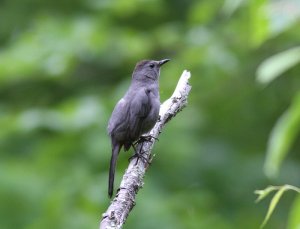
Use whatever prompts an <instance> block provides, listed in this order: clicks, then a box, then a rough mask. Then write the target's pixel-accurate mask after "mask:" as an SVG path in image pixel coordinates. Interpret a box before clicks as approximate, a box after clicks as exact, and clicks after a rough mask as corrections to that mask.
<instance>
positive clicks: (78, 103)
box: [0, 0, 300, 229]
mask: <svg viewBox="0 0 300 229" xmlns="http://www.w3.org/2000/svg"><path fill="white" fill-rule="evenodd" d="M0 6H1V7H0V156H1V160H0V228H1V229H41V228H43V229H47V228H55V229H60V228H64V229H65V228H72V229H85V228H86V229H88V228H89V229H91V228H98V225H99V221H100V219H101V215H102V213H103V212H104V211H105V210H106V208H107V207H108V205H109V203H110V200H109V199H108V197H107V179H108V165H109V159H110V154H111V149H110V140H109V137H108V136H107V133H106V126H107V121H108V119H109V116H110V114H111V111H112V109H113V107H114V105H115V103H116V102H117V101H118V99H120V98H121V97H122V95H123V94H124V92H125V91H126V89H127V87H128V85H129V83H130V78H131V73H132V71H133V68H134V66H135V63H136V62H138V61H139V60H142V59H163V58H170V59H172V61H170V62H169V63H168V64H166V65H165V66H164V67H163V69H162V70H161V78H160V93H161V101H164V100H165V99H167V98H168V97H169V96H170V95H171V94H172V92H173V90H174V88H175V86H176V84H177V81H178V79H179V77H180V75H181V73H182V71H183V70H184V69H187V70H189V71H191V74H192V78H191V80H190V83H191V85H192V91H191V94H190V97H189V104H188V106H187V107H186V108H185V109H184V110H183V111H182V112H181V113H180V114H179V115H177V116H176V118H174V119H173V120H172V121H171V122H170V123H169V124H168V125H167V126H166V128H165V129H164V130H163V133H162V134H161V135H160V141H159V142H157V143H156V145H155V147H154V150H153V152H154V153H155V154H156V157H155V159H154V161H153V164H152V165H151V167H150V169H149V170H148V172H147V174H146V177H145V185H144V188H143V189H142V190H141V191H140V192H139V194H138V196H137V205H136V206H135V208H134V209H133V211H132V213H131V214H130V216H129V218H128V221H127V222H126V224H125V226H124V228H143V229H150V228H163V229H181V228H192V229H193V228H195V229H202V228H203V229H231V228H233V229H241V228H242V229H254V228H259V225H260V224H261V223H262V221H263V219H264V216H265V214H266V211H267V208H268V204H269V201H270V198H269V197H268V198H267V199H266V200H264V201H263V202H261V203H259V204H255V203H254V201H255V198H256V196H255V195H254V190H256V189H263V188H265V187H266V186H267V185H269V184H274V185H282V184H285V183H288V184H291V185H295V186H298V187H299V186H300V180H299V178H300V157H299V150H300V141H299V136H298V135H297V133H298V129H299V124H300V122H292V124H291V126H290V128H292V129H293V130H294V131H293V132H292V133H294V134H292V135H291V132H288V134H286V135H285V134H284V133H285V132H283V133H282V135H283V137H284V139H287V141H286V142H285V143H286V144H287V146H288V147H287V148H286V150H283V151H285V153H287V152H288V153H289V154H288V156H287V157H286V158H285V160H284V161H283V163H282V166H281V167H280V170H279V168H278V170H279V173H278V176H273V177H275V178H273V179H268V178H267V176H266V175H265V173H264V170H263V168H264V161H265V158H266V152H267V148H268V141H269V137H270V134H271V133H272V130H274V129H273V128H274V126H275V125H276V123H277V122H278V120H279V119H280V117H281V116H282V114H284V112H286V111H287V110H288V109H289V107H290V106H291V104H293V101H295V98H296V95H297V93H298V92H299V89H300V77H299V76H300V68H299V65H297V64H298V63H299V60H298V61H297V58H298V59H299V56H300V54H299V55H296V56H292V57H291V55H288V54H287V56H283V57H282V58H281V59H279V60H276V59H275V60H274V59H271V61H270V62H267V64H266V65H263V63H266V62H265V60H267V59H269V58H271V57H272V56H274V55H276V54H278V53H282V52H284V51H286V50H294V51H295V50H296V52H297V46H299V45H300V29H299V28H300V23H299V15H300V3H299V2H298V1H296V0H284V1H283V0H281V1H275V0H274V1H271V0H270V1H267V0H251V1H250V0H249V1H247V0H226V1H221V0H215V1H211V0H201V1H197V0H194V1H192V0H190V1H189V0H187V1H183V0H164V1H159V0H116V1H109V0H73V1H71V0H59V1H58V0H51V1H50V0H44V1H38V0H22V1H20V0H4V1H1V3H0ZM285 63H287V64H286V65H284V64H285ZM282 65H284V66H285V67H284V66H283V67H282ZM263 67H265V68H263ZM262 68H263V70H262V72H261V71H260V69H262ZM294 103H296V102H294ZM294 110H295V109H294ZM296 110H297V112H298V113H299V112H300V111H299V110H300V108H299V106H298V109H296ZM295 117H296V119H297V117H299V115H295ZM280 139H283V138H280ZM297 140H298V141H297ZM131 153H132V152H130V153H121V154H120V157H119V161H118V168H117V177H116V186H118V184H119V182H120V180H121V176H122V174H123V172H124V170H125V168H126V166H127V165H128V161H127V159H128V158H129V156H130V155H131ZM271 154H272V153H271ZM283 154H284V153H281V155H283ZM283 157H284V156H282V157H281V160H280V161H282V160H283ZM278 167H279V166H278ZM295 200H297V201H295ZM299 200H300V199H299V197H298V198H297V199H296V195H295V194H294V193H292V192H290V193H287V194H285V195H284V196H283V198H282V200H281V201H280V203H279V206H278V207H277V209H276V210H275V213H274V215H273V216H272V217H271V220H270V222H269V223H268V224H267V226H266V228H271V229H283V228H288V229H296V228H299V225H300V222H299V221H300V220H299V218H300V201H299ZM297 226H298V227H297Z"/></svg>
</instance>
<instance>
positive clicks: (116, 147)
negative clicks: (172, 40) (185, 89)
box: [107, 59, 170, 198]
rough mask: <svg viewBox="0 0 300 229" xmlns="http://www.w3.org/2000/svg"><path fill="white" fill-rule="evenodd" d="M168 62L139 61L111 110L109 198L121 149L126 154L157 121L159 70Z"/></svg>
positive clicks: (108, 127) (109, 127)
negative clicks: (123, 93)
mask: <svg viewBox="0 0 300 229" xmlns="http://www.w3.org/2000/svg"><path fill="white" fill-rule="evenodd" d="M168 61H170V59H163V60H159V61H156V60H142V61H139V62H138V63H137V64H136V66H135V68H134V71H133V73H132V79H131V84H130V86H129V88H128V90H127V92H126V93H125V95H124V96H123V97H122V98H121V99H120V100H119V101H118V103H117V104H116V106H115V108H114V109H113V112H112V114H111V117H110V119H109V121H108V126H107V132H108V135H109V136H110V139H111V146H112V154H111V159H110V166H109V179H108V196H109V197H110V198H111V197H112V195H113V190H114V177H115V169H116V164H117V158H118V155H119V153H120V150H121V149H122V147H123V148H124V151H128V150H129V149H130V147H131V146H133V143H134V142H136V141H137V140H138V139H139V138H140V137H141V135H143V134H145V133H147V132H148V131H150V130H151V129H152V128H153V126H154V125H155V123H156V121H157V120H158V118H159V109H160V97H159V76H160V68H161V66H162V65H164V64H165V63H167V62H168ZM135 153H136V154H137V152H135Z"/></svg>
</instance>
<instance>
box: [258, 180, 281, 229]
mask: <svg viewBox="0 0 300 229" xmlns="http://www.w3.org/2000/svg"><path fill="white" fill-rule="evenodd" d="M285 191H286V189H285V187H284V186H283V187H282V188H280V189H279V191H278V192H277V193H276V194H275V195H274V196H273V198H272V200H271V203H270V205H269V209H268V213H267V215H266V217H265V219H264V221H263V223H262V225H261V227H260V228H263V227H264V226H265V225H266V223H267V222H268V220H269V219H270V217H271V215H272V213H273V211H274V209H275V207H276V205H277V204H278V201H279V200H280V198H281V196H282V194H283V193H284V192H285Z"/></svg>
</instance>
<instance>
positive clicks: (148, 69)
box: [132, 59, 170, 81]
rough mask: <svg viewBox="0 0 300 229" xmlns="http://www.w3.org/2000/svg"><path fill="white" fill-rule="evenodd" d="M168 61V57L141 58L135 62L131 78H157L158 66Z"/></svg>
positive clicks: (145, 79)
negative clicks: (162, 58) (157, 58)
mask: <svg viewBox="0 0 300 229" xmlns="http://www.w3.org/2000/svg"><path fill="white" fill-rule="evenodd" d="M168 61H170V59H164V60H159V61H156V60H142V61H140V62H138V63H137V64H136V66H135V69H134V72H133V74H132V78H133V79H135V80H138V81H149V80H153V81H156V80H158V78H159V72H160V71H159V70H160V67H161V66H162V65H163V64H165V63H167V62H168Z"/></svg>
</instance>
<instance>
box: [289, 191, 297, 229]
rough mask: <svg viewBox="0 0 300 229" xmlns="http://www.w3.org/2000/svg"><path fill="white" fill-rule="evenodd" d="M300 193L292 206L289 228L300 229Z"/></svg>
mask: <svg viewBox="0 0 300 229" xmlns="http://www.w3.org/2000/svg"><path fill="white" fill-rule="evenodd" d="M299 215H300V195H299V196H298V198H297V199H296V200H295V201H294V204H293V206H292V209H291V212H290V216H289V220H288V227H287V228H288V229H299V228H300V217H299Z"/></svg>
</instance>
